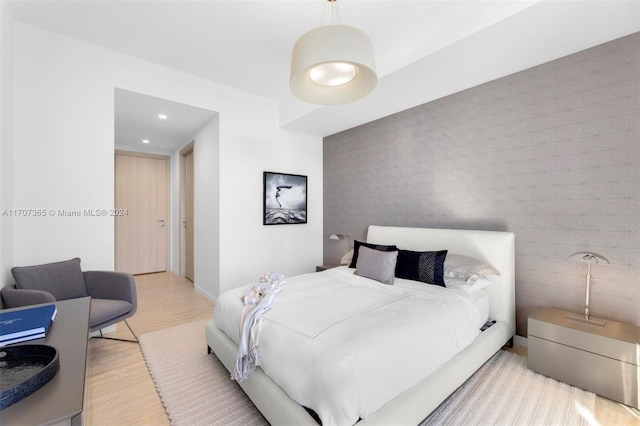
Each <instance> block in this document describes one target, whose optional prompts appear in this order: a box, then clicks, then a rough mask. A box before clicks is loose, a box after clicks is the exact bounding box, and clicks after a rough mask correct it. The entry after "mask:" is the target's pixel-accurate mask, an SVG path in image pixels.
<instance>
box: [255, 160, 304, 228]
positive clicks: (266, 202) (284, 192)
mask: <svg viewBox="0 0 640 426" xmlns="http://www.w3.org/2000/svg"><path fill="white" fill-rule="evenodd" d="M263 184H264V186H263V188H264V190H263V195H262V201H263V210H262V213H263V214H262V224H263V225H291V224H298V223H307V177H306V176H301V175H290V174H287V173H274V172H264V173H263Z"/></svg>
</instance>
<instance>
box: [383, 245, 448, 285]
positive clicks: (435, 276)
mask: <svg viewBox="0 0 640 426" xmlns="http://www.w3.org/2000/svg"><path fill="white" fill-rule="evenodd" d="M446 257H447V250H440V251H411V250H398V261H397V265H396V277H398V278H404V279H407V280H414V281H422V282H424V283H428V284H436V285H440V286H442V287H445V284H444V259H445V258H446Z"/></svg>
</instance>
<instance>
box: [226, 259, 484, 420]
mask: <svg viewBox="0 0 640 426" xmlns="http://www.w3.org/2000/svg"><path fill="white" fill-rule="evenodd" d="M353 271H354V270H353V269H349V268H347V267H339V268H334V269H329V270H327V271H324V272H320V273H313V274H307V275H300V276H297V277H292V278H288V279H287V281H288V283H287V284H286V285H285V286H283V289H282V292H281V293H280V294H279V296H278V297H279V301H278V303H277V304H276V305H275V306H274V308H273V309H272V310H271V311H270V312H268V313H267V314H265V316H264V323H263V326H262V331H261V335H260V355H261V358H262V369H263V370H264V372H265V373H266V374H267V375H268V376H269V377H271V379H272V380H273V381H274V382H276V383H277V384H278V385H279V386H280V387H281V388H282V389H284V391H285V392H287V394H288V395H289V396H290V397H291V399H293V400H294V401H296V402H297V403H299V404H301V405H303V406H305V407H309V408H311V409H313V410H314V411H315V412H316V413H317V414H318V415H319V416H320V419H321V420H322V424H323V425H327V426H328V425H352V424H354V423H356V422H357V421H358V419H360V418H366V417H367V416H368V415H369V414H371V413H373V412H375V411H376V410H377V409H378V408H380V407H381V406H382V405H384V404H385V403H387V402H388V401H390V400H391V399H393V398H394V397H395V396H397V395H398V394H400V393H401V392H403V391H404V390H406V389H408V388H410V387H411V386H413V385H414V384H416V383H417V382H418V381H420V380H421V379H423V378H424V377H426V376H427V375H429V374H430V373H431V372H433V371H434V370H436V369H437V368H438V367H439V366H440V365H442V364H443V363H444V362H446V361H447V360H449V359H450V358H451V357H452V356H453V355H455V354H456V353H457V352H459V351H460V350H462V349H463V348H464V347H466V346H467V345H469V344H470V343H471V342H472V341H473V339H474V338H475V337H476V336H477V335H478V334H479V330H478V323H481V322H482V319H481V314H480V312H479V311H478V309H477V308H476V307H475V305H474V304H473V302H472V301H471V299H470V298H469V297H467V296H465V295H464V294H462V293H461V292H455V291H452V290H448V289H445V288H443V287H440V286H435V285H428V284H424V283H420V282H416V281H409V280H402V279H396V281H395V283H394V285H392V286H390V285H385V284H382V283H379V282H377V281H374V280H371V279H368V278H363V277H359V276H357V275H354V274H353ZM244 290H245V287H242V288H238V289H234V290H230V291H228V292H225V293H224V294H222V295H221V296H220V298H219V300H218V303H217V304H216V308H215V321H216V325H217V326H218V328H220V329H221V330H222V331H224V332H225V333H226V334H227V335H228V336H229V337H230V338H231V339H232V340H234V341H235V342H236V343H238V340H239V335H240V314H241V312H242V306H243V304H242V300H241V297H242V294H243V293H244Z"/></svg>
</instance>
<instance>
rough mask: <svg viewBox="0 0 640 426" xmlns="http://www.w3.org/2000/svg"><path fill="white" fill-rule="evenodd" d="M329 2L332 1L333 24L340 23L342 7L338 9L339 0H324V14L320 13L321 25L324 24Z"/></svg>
mask: <svg viewBox="0 0 640 426" xmlns="http://www.w3.org/2000/svg"><path fill="white" fill-rule="evenodd" d="M327 3H331V25H336V24H337V25H340V21H341V20H340V9H338V0H325V1H323V2H322V14H321V15H320V24H319V25H318V26H319V27H321V26H322V21H323V20H324V14H325V11H326V9H327Z"/></svg>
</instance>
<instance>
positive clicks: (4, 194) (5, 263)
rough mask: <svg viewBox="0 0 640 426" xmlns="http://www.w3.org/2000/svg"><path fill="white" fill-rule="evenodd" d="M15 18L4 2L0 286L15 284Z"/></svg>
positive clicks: (0, 6) (0, 31)
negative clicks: (10, 212) (12, 273)
mask: <svg viewBox="0 0 640 426" xmlns="http://www.w3.org/2000/svg"><path fill="white" fill-rule="evenodd" d="M12 208H13V17H12V16H11V12H10V10H9V4H8V3H7V2H0V212H3V213H2V214H0V287H4V286H5V285H8V284H11V283H12V280H11V273H10V269H11V267H12V266H13V217H12V216H10V215H8V214H4V211H5V210H9V211H10V210H11V209H12Z"/></svg>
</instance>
